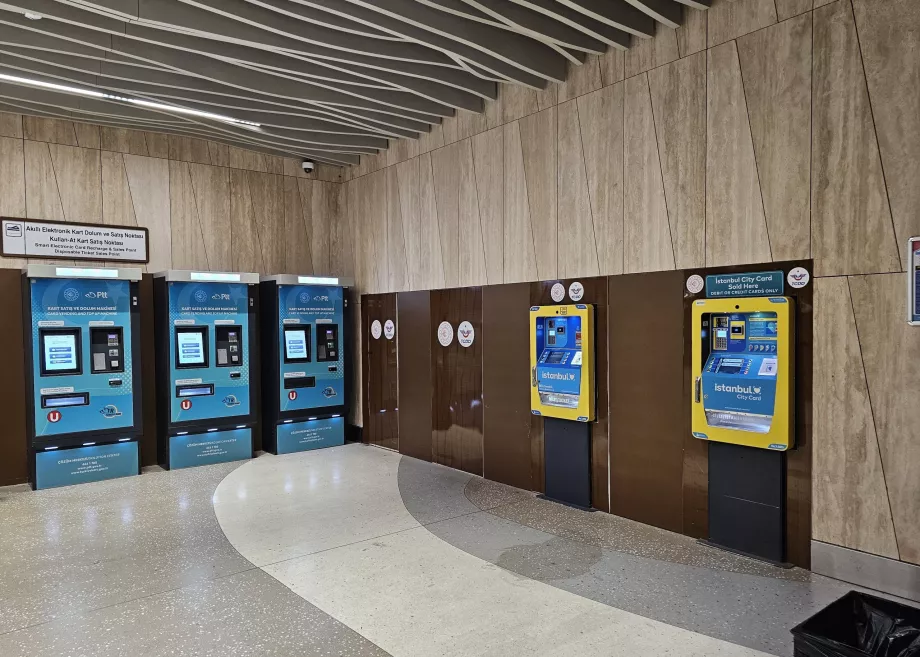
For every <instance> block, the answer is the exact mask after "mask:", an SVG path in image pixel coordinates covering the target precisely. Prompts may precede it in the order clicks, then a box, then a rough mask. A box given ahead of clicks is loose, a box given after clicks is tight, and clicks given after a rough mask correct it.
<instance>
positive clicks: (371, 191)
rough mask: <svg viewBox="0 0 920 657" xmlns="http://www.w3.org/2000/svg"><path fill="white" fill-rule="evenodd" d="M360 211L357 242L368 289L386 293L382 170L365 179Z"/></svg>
mask: <svg viewBox="0 0 920 657" xmlns="http://www.w3.org/2000/svg"><path fill="white" fill-rule="evenodd" d="M361 209H362V217H361V218H362V221H363V223H362V233H361V240H362V243H363V245H364V249H365V251H364V252H365V254H366V257H367V258H369V259H370V262H369V266H368V269H367V272H368V276H369V277H370V278H369V283H368V289H369V290H372V291H374V292H387V291H389V289H388V287H387V286H388V283H389V260H388V259H387V249H388V244H387V176H386V171H385V170H384V169H381V170H379V171H375V172H374V173H372V174H371V175H369V176H368V177H367V180H366V184H365V186H364V198H363V200H362V205H361Z"/></svg>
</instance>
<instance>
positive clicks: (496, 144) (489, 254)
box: [471, 128, 505, 284]
mask: <svg viewBox="0 0 920 657" xmlns="http://www.w3.org/2000/svg"><path fill="white" fill-rule="evenodd" d="M471 143H472V149H473V169H474V170H475V174H476V175H475V184H476V198H477V200H478V202H479V220H480V222H481V232H482V243H483V252H484V256H485V268H486V282H487V283H491V284H496V283H502V282H503V281H504V259H505V254H504V227H505V226H504V203H505V199H504V191H505V190H504V180H503V165H504V150H503V143H504V142H503V137H502V130H501V128H495V129H493V130H489V131H487V132H483V133H480V134H478V135H476V136H475V137H473V139H472V140H471Z"/></svg>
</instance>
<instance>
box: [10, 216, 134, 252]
mask: <svg viewBox="0 0 920 657" xmlns="http://www.w3.org/2000/svg"><path fill="white" fill-rule="evenodd" d="M0 226H2V227H0V230H2V231H3V255H5V256H13V257H20V258H63V259H65V260H108V261H119V262H149V261H150V252H149V251H148V246H147V244H148V239H147V229H146V228H135V227H132V226H107V225H100V224H78V223H65V222H62V221H36V220H31V219H10V218H6V217H4V218H3V220H2V222H0Z"/></svg>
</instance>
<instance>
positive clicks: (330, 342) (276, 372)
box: [259, 274, 350, 454]
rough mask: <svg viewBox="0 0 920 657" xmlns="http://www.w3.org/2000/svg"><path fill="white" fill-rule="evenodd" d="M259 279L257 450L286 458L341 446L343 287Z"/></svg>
mask: <svg viewBox="0 0 920 657" xmlns="http://www.w3.org/2000/svg"><path fill="white" fill-rule="evenodd" d="M349 284H350V281H344V280H341V279H338V278H326V277H318V276H294V275H287V274H284V275H276V276H266V277H263V278H262V283H261V288H262V289H261V293H260V295H259V296H260V299H261V304H262V309H261V318H262V327H261V330H262V390H263V393H264V394H263V413H264V417H263V422H262V446H263V448H264V449H265V450H266V451H268V452H272V453H274V454H289V453H292V452H301V451H306V450H311V449H318V448H321V447H333V446H336V445H343V444H344V443H345V419H344V417H345V411H346V406H345V367H346V357H347V355H346V353H345V349H344V339H345V333H344V331H345V320H344V313H345V304H346V301H345V294H344V292H345V286H347V285H349Z"/></svg>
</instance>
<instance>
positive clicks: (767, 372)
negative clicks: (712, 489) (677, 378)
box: [698, 312, 779, 437]
mask: <svg viewBox="0 0 920 657" xmlns="http://www.w3.org/2000/svg"><path fill="white" fill-rule="evenodd" d="M711 322H712V336H711V345H712V346H711V349H712V351H711V352H710V355H709V359H708V360H707V361H706V366H705V367H704V369H703V381H702V394H703V400H704V402H703V404H704V407H705V409H706V422H707V424H709V426H712V427H723V428H727V429H736V430H739V431H750V432H753V433H768V432H769V431H770V426H771V424H772V422H773V414H774V409H775V405H776V379H777V372H778V362H779V359H778V355H777V353H778V348H779V345H778V342H777V324H776V322H777V320H776V313H766V312H758V313H734V314H731V315H713V316H712V318H711ZM698 437H705V436H698Z"/></svg>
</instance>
